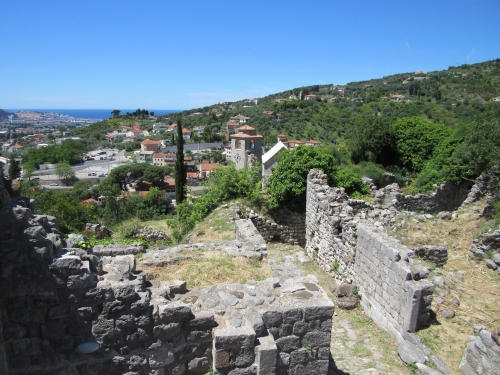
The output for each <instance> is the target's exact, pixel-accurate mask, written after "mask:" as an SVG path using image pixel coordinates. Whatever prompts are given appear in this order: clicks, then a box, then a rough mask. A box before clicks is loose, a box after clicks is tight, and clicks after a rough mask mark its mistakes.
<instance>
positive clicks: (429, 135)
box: [392, 116, 452, 173]
mask: <svg viewBox="0 0 500 375" xmlns="http://www.w3.org/2000/svg"><path fill="white" fill-rule="evenodd" d="M392 129H393V132H394V138H395V142H396V150H397V153H398V155H399V159H400V161H401V163H402V164H403V166H404V167H405V168H407V170H408V171H409V172H410V173H419V172H420V171H421V170H422V169H423V168H424V165H425V163H426V162H427V160H429V159H430V158H431V157H432V154H433V152H434V149H435V148H436V147H437V145H438V144H439V143H440V142H441V141H442V140H444V139H445V138H447V137H450V136H451V134H452V131H451V129H450V128H448V127H447V126H446V125H445V124H443V123H434V122H431V121H429V120H426V119H423V118H421V117H416V116H414V117H403V118H400V119H398V120H396V121H395V122H394V124H393V125H392Z"/></svg>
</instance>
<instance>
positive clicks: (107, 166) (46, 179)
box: [33, 150, 128, 189]
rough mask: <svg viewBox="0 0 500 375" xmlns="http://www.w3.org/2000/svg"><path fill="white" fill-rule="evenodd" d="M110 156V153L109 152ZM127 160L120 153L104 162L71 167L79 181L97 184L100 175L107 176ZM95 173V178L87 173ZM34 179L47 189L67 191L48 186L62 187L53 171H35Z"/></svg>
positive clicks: (123, 154) (122, 152)
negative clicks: (89, 181) (55, 184)
mask: <svg viewBox="0 0 500 375" xmlns="http://www.w3.org/2000/svg"><path fill="white" fill-rule="evenodd" d="M109 155H111V152H109ZM127 160H128V158H127V157H126V156H125V151H123V150H122V151H120V152H118V154H117V155H116V156H114V157H113V158H111V159H106V160H87V161H85V162H84V163H83V164H78V165H74V166H72V167H71V169H73V171H75V176H76V177H77V178H78V179H80V180H91V181H94V182H95V183H99V182H100V181H102V180H103V179H104V178H103V177H101V178H99V177H97V176H98V175H99V174H101V173H105V174H108V173H109V172H110V171H111V170H112V169H114V168H116V167H118V166H120V165H124V164H126V162H127ZM92 172H95V173H96V175H97V176H89V175H88V174H89V173H92ZM33 175H34V177H36V178H38V179H39V180H40V185H41V186H43V187H45V188H47V189H68V187H65V186H50V184H51V183H58V184H59V185H62V184H61V182H60V180H59V178H58V177H57V176H56V175H55V173H54V170H53V169H48V170H42V171H36V172H35V173H34V174H33Z"/></svg>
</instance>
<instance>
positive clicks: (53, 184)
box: [50, 182, 59, 186]
mask: <svg viewBox="0 0 500 375" xmlns="http://www.w3.org/2000/svg"><path fill="white" fill-rule="evenodd" d="M50 186H59V184H56V183H55V182H53V183H51V184H50Z"/></svg>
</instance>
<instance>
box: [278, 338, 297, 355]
mask: <svg viewBox="0 0 500 375" xmlns="http://www.w3.org/2000/svg"><path fill="white" fill-rule="evenodd" d="M276 345H277V347H278V349H279V352H280V353H281V352H285V353H290V352H292V351H293V350H297V349H298V348H300V338H299V337H297V336H293V335H292V336H287V337H281V338H279V339H278V340H276Z"/></svg>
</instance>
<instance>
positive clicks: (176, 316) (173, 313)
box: [158, 301, 193, 324]
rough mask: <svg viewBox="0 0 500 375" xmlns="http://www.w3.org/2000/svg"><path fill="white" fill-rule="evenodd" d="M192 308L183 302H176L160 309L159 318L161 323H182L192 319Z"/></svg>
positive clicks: (161, 306)
mask: <svg viewBox="0 0 500 375" xmlns="http://www.w3.org/2000/svg"><path fill="white" fill-rule="evenodd" d="M192 317H193V314H192V312H191V308H190V307H189V306H188V305H186V304H185V303H183V302H179V301H174V302H170V303H167V304H165V305H160V306H159V307H158V318H159V321H160V322H161V323H164V324H168V323H174V322H177V323H182V322H184V321H185V320H187V319H191V318H192Z"/></svg>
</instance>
